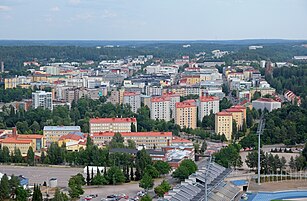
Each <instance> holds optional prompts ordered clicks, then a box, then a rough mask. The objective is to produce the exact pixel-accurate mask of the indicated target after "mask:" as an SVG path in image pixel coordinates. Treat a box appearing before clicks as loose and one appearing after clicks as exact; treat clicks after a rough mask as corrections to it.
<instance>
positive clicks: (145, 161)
mask: <svg viewBox="0 0 307 201" xmlns="http://www.w3.org/2000/svg"><path fill="white" fill-rule="evenodd" d="M135 165H136V168H137V169H138V170H139V171H140V175H141V176H142V175H143V174H144V170H145V168H146V167H147V166H148V165H152V160H151V157H150V156H149V154H148V153H147V152H146V150H145V149H142V150H140V151H138V152H137V154H136V159H135Z"/></svg>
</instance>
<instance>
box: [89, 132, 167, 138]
mask: <svg viewBox="0 0 307 201" xmlns="http://www.w3.org/2000/svg"><path fill="white" fill-rule="evenodd" d="M114 134H115V133H114V132H98V133H93V137H99V136H105V137H113V136H114ZM120 134H121V135H122V136H123V137H161V136H163V137H172V135H173V134H172V132H121V133H120Z"/></svg>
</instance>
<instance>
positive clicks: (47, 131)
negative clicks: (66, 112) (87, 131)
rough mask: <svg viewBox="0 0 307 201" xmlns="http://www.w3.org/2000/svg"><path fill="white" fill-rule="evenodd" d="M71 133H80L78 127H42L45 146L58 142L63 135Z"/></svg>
mask: <svg viewBox="0 0 307 201" xmlns="http://www.w3.org/2000/svg"><path fill="white" fill-rule="evenodd" d="M71 132H81V128H80V126H44V130H43V134H44V138H45V145H46V146H49V145H50V144H51V143H52V142H58V141H59V139H60V138H61V137H62V136H63V135H67V134H68V133H71Z"/></svg>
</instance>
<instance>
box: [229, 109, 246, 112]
mask: <svg viewBox="0 0 307 201" xmlns="http://www.w3.org/2000/svg"><path fill="white" fill-rule="evenodd" d="M225 111H226V112H243V111H242V110H240V109H237V108H229V109H226V110H225Z"/></svg>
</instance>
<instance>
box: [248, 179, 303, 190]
mask: <svg viewBox="0 0 307 201" xmlns="http://www.w3.org/2000/svg"><path fill="white" fill-rule="evenodd" d="M248 190H249V191H252V192H258V191H285V190H307V181H306V180H291V181H289V180H288V181H283V182H266V183H262V184H260V185H258V184H257V183H255V182H254V181H250V184H249V188H248Z"/></svg>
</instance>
